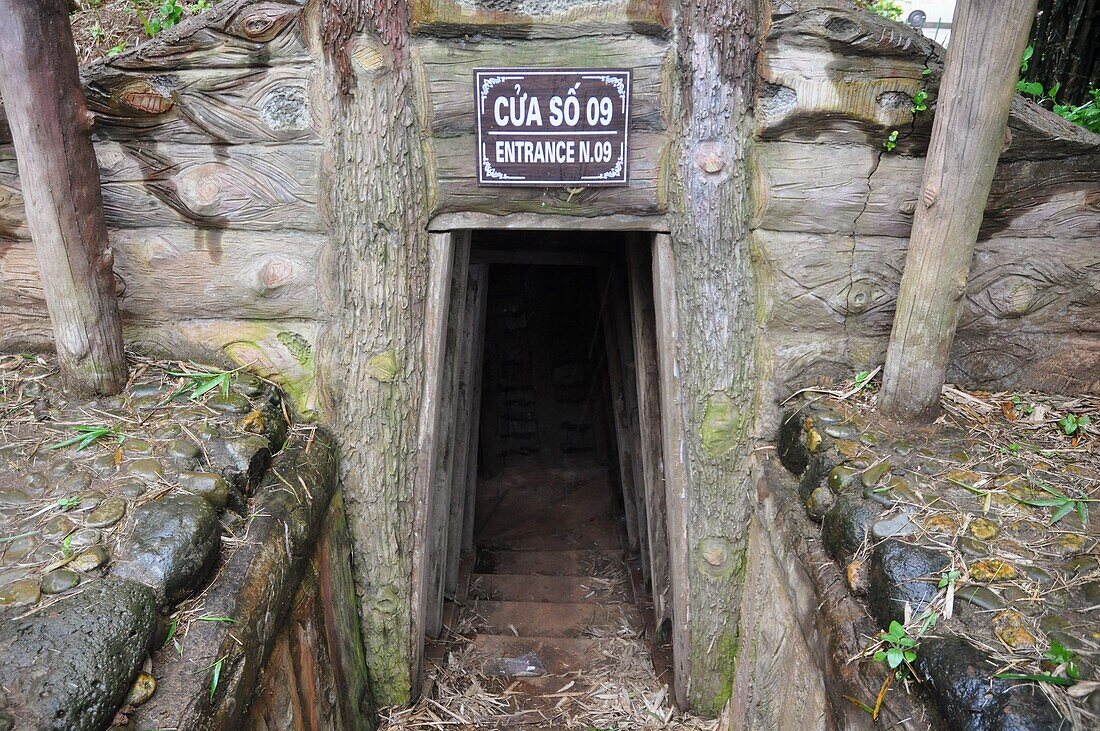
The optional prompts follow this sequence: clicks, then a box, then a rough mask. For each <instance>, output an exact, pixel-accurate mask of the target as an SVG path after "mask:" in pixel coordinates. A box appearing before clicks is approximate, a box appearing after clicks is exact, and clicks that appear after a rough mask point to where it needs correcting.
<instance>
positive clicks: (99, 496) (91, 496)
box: [77, 490, 107, 510]
mask: <svg viewBox="0 0 1100 731" xmlns="http://www.w3.org/2000/svg"><path fill="white" fill-rule="evenodd" d="M77 497H78V498H79V499H80V506H79V507H80V509H81V510H95V509H96V508H98V507H99V504H100V503H102V502H103V499H104V498H106V497H107V496H106V495H104V494H103V491H102V490H86V491H85V492H83V493H81V494H80V495H77Z"/></svg>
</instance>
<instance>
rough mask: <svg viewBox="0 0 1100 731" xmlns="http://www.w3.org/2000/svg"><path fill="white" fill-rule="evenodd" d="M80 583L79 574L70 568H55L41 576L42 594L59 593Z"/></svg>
mask: <svg viewBox="0 0 1100 731" xmlns="http://www.w3.org/2000/svg"><path fill="white" fill-rule="evenodd" d="M79 583H80V574H78V573H76V572H75V571H73V570H72V569H56V570H54V571H51V572H50V573H48V574H46V575H45V576H43V577H42V593H43V594H61V593H63V592H66V591H68V590H69V589H72V588H73V587H74V586H76V585H77V584H79Z"/></svg>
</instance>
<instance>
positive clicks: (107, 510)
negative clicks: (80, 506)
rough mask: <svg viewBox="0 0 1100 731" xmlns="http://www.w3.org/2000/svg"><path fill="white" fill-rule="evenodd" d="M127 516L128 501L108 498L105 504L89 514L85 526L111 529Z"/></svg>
mask: <svg viewBox="0 0 1100 731" xmlns="http://www.w3.org/2000/svg"><path fill="white" fill-rule="evenodd" d="M125 514H126V501H125V500H123V499H122V498H119V497H112V498H107V499H106V500H104V501H103V504H102V505H100V506H99V507H98V508H96V509H95V510H93V511H92V512H91V513H89V514H88V517H87V518H85V519H84V525H86V526H88V527H89V528H110V527H111V526H112V525H114V524H115V523H117V522H118V521H120V520H122V516H123V515H125Z"/></svg>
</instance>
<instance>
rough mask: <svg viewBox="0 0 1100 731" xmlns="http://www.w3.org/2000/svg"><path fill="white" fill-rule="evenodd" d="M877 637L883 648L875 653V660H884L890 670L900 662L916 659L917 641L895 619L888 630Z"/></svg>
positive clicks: (907, 662)
mask: <svg viewBox="0 0 1100 731" xmlns="http://www.w3.org/2000/svg"><path fill="white" fill-rule="evenodd" d="M879 639H880V640H881V641H882V642H883V644H884V645H885V648H884V649H882V650H879V651H877V652H876V653H875V655H874V659H875V662H885V663H886V665H887V666H888V667H889V668H890V669H891V670H897V669H898V668H899V667H900V666H901V664H902V663H906V664H909V663H911V662H914V661H915V660H916V659H917V649H916V648H917V641H916V640H914V639H913V638H912V637H910V636H909V634H908V633H907V632H906V631H905V627H903V626H902V625H901V623H900V622H898V621H897V620H895V621H893V622H890V629H889V631H887V632H883V633H882V634H881V635H880V636H879Z"/></svg>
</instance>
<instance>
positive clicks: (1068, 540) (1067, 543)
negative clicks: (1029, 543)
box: [1051, 533, 1085, 556]
mask: <svg viewBox="0 0 1100 731" xmlns="http://www.w3.org/2000/svg"><path fill="white" fill-rule="evenodd" d="M1051 549H1053V550H1054V552H1055V553H1057V554H1058V555H1059V556H1075V555H1077V554H1078V553H1081V552H1082V551H1084V550H1085V536H1084V535H1083V534H1081V533H1062V534H1060V535H1058V536H1057V537H1056V538H1055V539H1054V541H1053V543H1052V544H1051Z"/></svg>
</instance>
